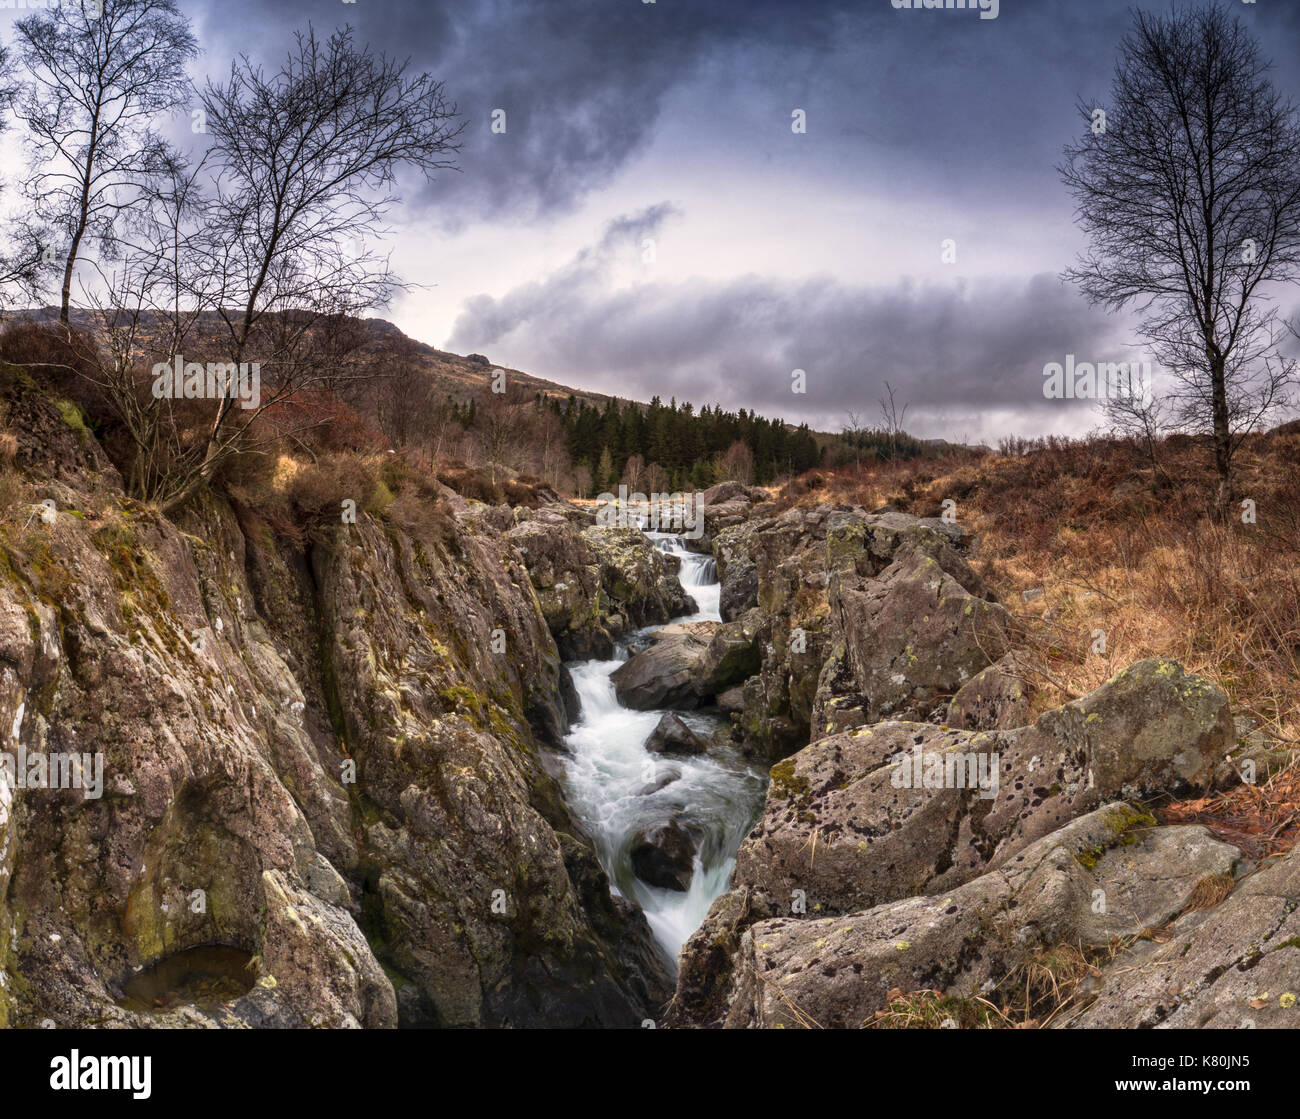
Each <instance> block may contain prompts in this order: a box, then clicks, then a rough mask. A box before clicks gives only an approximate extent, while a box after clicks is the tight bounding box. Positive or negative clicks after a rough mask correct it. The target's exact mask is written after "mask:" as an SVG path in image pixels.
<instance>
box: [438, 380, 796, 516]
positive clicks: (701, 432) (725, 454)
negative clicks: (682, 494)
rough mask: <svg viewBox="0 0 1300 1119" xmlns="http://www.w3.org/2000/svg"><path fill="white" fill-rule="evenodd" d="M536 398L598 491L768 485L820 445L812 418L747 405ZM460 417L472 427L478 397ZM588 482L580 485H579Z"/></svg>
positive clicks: (577, 467) (578, 467) (579, 471)
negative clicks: (792, 423) (785, 417)
mask: <svg viewBox="0 0 1300 1119" xmlns="http://www.w3.org/2000/svg"><path fill="white" fill-rule="evenodd" d="M534 406H535V407H536V408H538V409H539V410H549V411H550V412H551V413H552V414H553V415H554V416H555V417H556V418H557V419H558V420H559V422H560V425H561V426H562V429H563V433H564V440H565V446H566V449H567V450H568V453H569V456H570V459H571V461H572V462H573V464H574V468H575V474H576V475H577V476H578V477H579V478H580V479H581V480H582V481H585V480H586V472H590V486H591V491H592V492H593V493H599V492H601V491H604V490H610V489H613V488H615V487H617V486H618V484H619V483H620V482H624V483H626V484H628V485H629V486H633V487H635V488H642V489H643V490H644V491H645V492H649V491H650V490H651V489H657V490H660V491H664V490H668V491H680V490H689V489H704V488H706V487H708V486H711V485H713V484H715V483H716V482H720V481H727V480H735V481H741V482H746V483H753V484H757V485H765V484H767V483H769V482H771V481H773V480H774V479H776V478H778V477H781V476H785V475H793V474H799V473H801V472H803V471H805V470H809V469H811V468H812V467H814V466H817V465H818V464H819V463H820V461H821V448H820V447H819V445H818V443H817V440H816V439H815V438H814V436H813V433H812V431H811V430H810V429H809V427H808V425H807V424H801V425H800V426H799V427H797V428H791V427H789V426H788V425H787V424H785V423H784V422H783V421H782V420H780V419H769V418H767V417H765V416H760V415H758V414H757V413H756V412H753V411H746V410H745V409H744V408H742V409H740V410H739V411H736V412H727V411H724V410H723V408H722V407H721V406H720V405H714V406H713V407H710V406H708V405H707V404H706V405H705V406H704V407H702V408H700V410H699V411H698V412H697V411H696V410H695V406H694V405H693V404H690V403H682V404H678V403H677V400H676V398H673V399H672V400H670V401H669V402H668V403H667V404H664V403H663V401H662V400H661V399H660V398H659V397H658V396H656V397H654V398H653V399H652V400H651V401H650V404H649V406H648V407H641V406H638V405H636V404H632V403H628V402H620V401H618V400H615V399H611V400H608V401H606V402H605V403H604V405H603V406H597V405H592V404H588V403H587V402H586V401H584V400H580V399H578V398H577V397H576V396H573V395H570V396H569V398H568V399H567V400H563V399H560V398H558V397H550V398H544V397H541V396H540V395H539V397H538V398H537V399H536V400H535V402H534ZM463 407H464V409H465V411H466V414H465V415H463V416H460V417H458V419H459V420H460V421H461V422H462V423H463V424H464V425H465V426H466V427H472V426H473V423H474V416H473V413H472V409H473V407H474V405H473V403H470V404H468V405H465V406H463ZM580 488H583V487H580Z"/></svg>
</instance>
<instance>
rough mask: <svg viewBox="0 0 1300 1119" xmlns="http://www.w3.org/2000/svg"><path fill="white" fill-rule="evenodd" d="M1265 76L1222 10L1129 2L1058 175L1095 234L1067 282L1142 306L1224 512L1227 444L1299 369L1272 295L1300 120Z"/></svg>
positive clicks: (1284, 243)
mask: <svg viewBox="0 0 1300 1119" xmlns="http://www.w3.org/2000/svg"><path fill="white" fill-rule="evenodd" d="M1268 70H1269V63H1267V62H1266V61H1264V60H1263V59H1261V57H1260V54H1259V48H1258V44H1257V43H1256V42H1255V40H1254V39H1253V38H1252V36H1251V35H1250V33H1249V32H1248V31H1247V30H1246V29H1245V28H1244V27H1243V26H1242V24H1241V23H1240V22H1239V21H1238V20H1237V19H1236V18H1234V17H1232V16H1230V15H1229V14H1228V13H1227V12H1226V11H1225V10H1224V9H1223V8H1221V7H1218V6H1210V7H1205V8H1201V9H1196V10H1190V11H1189V10H1183V11H1178V12H1175V13H1173V14H1171V15H1168V16H1156V15H1150V14H1147V13H1144V12H1138V13H1136V15H1135V17H1134V26H1133V28H1132V30H1131V31H1130V33H1129V34H1128V35H1127V36H1126V37H1125V38H1124V40H1123V42H1122V43H1121V44H1120V59H1119V63H1118V65H1117V67H1116V73H1115V78H1114V81H1113V84H1112V89H1111V98H1110V104H1109V105H1107V106H1105V107H1104V108H1103V107H1102V106H1094V105H1090V104H1081V105H1080V111H1081V113H1082V114H1083V116H1084V117H1085V119H1086V120H1087V121H1088V123H1089V128H1088V130H1087V131H1086V132H1085V134H1084V139H1083V140H1082V142H1080V143H1078V144H1076V145H1072V146H1069V147H1067V148H1066V151H1065V161H1064V164H1063V166H1062V167H1061V169H1060V173H1061V176H1062V179H1063V180H1064V182H1065V183H1066V185H1067V186H1068V187H1069V188H1070V190H1071V192H1072V193H1073V194H1074V197H1075V198H1076V200H1077V201H1078V205H1079V209H1078V217H1079V221H1080V224H1081V225H1082V227H1083V229H1084V230H1085V232H1087V234H1088V235H1089V237H1090V238H1091V242H1092V243H1091V248H1090V251H1089V253H1088V254H1087V255H1086V256H1084V257H1083V258H1081V260H1080V262H1079V265H1078V267H1076V268H1073V269H1070V270H1069V271H1067V272H1066V276H1067V278H1069V279H1070V280H1072V281H1073V282H1075V283H1076V284H1078V285H1079V287H1080V289H1081V290H1082V291H1083V293H1084V294H1085V295H1086V296H1087V297H1088V299H1089V300H1090V301H1091V302H1093V303H1095V304H1099V305H1103V306H1106V307H1108V308H1111V309H1115V310H1117V309H1120V308H1123V307H1125V306H1128V305H1130V304H1132V305H1133V306H1135V307H1137V308H1138V309H1139V310H1140V311H1141V312H1142V313H1143V315H1144V318H1143V321H1142V324H1141V330H1142V333H1143V334H1144V335H1145V336H1146V337H1147V338H1148V339H1150V340H1151V342H1152V343H1153V346H1154V348H1155V354H1156V357H1157V358H1158V360H1159V361H1160V363H1161V364H1162V365H1163V366H1164V367H1165V368H1166V369H1168V370H1169V371H1170V372H1171V374H1172V382H1173V386H1174V387H1173V389H1172V390H1171V393H1170V397H1169V400H1170V405H1171V408H1172V412H1173V418H1174V420H1175V421H1176V422H1178V423H1180V424H1182V425H1183V426H1186V427H1189V428H1192V429H1194V430H1201V431H1208V432H1209V433H1210V435H1211V436H1212V440H1213V447H1214V464H1215V469H1216V472H1217V474H1218V478H1219V493H1218V503H1219V507H1220V509H1221V510H1224V509H1226V508H1227V506H1228V504H1229V503H1230V502H1231V500H1232V496H1233V494H1232V458H1233V454H1234V452H1235V450H1236V449H1237V447H1238V446H1239V445H1240V442H1241V440H1242V439H1243V438H1244V437H1245V436H1246V435H1247V434H1248V433H1249V432H1250V431H1251V430H1252V429H1254V428H1255V427H1256V426H1257V425H1258V424H1259V423H1260V422H1261V421H1262V420H1263V418H1264V417H1265V416H1267V415H1268V414H1269V413H1271V412H1272V411H1274V410H1275V409H1276V408H1277V407H1278V406H1280V405H1281V404H1282V403H1283V402H1284V401H1285V400H1286V397H1287V394H1288V391H1289V389H1290V387H1291V385H1292V383H1293V379H1294V373H1295V369H1294V363H1293V362H1292V361H1289V360H1287V359H1285V358H1284V357H1283V356H1282V355H1281V354H1279V352H1278V348H1277V346H1278V340H1279V334H1280V331H1279V330H1278V328H1277V322H1276V317H1275V315H1276V312H1275V311H1274V309H1272V308H1271V307H1270V306H1269V302H1270V300H1269V293H1270V288H1271V287H1273V286H1275V285H1278V284H1281V283H1284V282H1287V281H1291V280H1294V279H1295V278H1296V277H1297V275H1298V274H1300V163H1298V162H1297V159H1296V152H1297V150H1300V125H1298V124H1297V117H1296V112H1295V108H1294V106H1293V105H1292V104H1291V102H1289V101H1285V100H1283V99H1282V98H1281V97H1280V95H1279V94H1278V93H1277V91H1276V90H1275V89H1274V88H1273V86H1272V84H1271V83H1270V81H1269V79H1268ZM1099 113H1104V117H1103V116H1100V115H1097V114H1099Z"/></svg>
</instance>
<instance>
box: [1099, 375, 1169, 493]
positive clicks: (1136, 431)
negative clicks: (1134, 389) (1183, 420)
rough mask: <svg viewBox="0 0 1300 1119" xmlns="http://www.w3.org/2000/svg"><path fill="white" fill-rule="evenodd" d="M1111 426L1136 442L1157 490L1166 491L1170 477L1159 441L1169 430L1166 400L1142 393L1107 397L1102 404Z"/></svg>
mask: <svg viewBox="0 0 1300 1119" xmlns="http://www.w3.org/2000/svg"><path fill="white" fill-rule="evenodd" d="M1103 410H1104V412H1105V414H1106V418H1107V419H1108V420H1109V421H1110V423H1111V427H1112V428H1114V430H1115V431H1117V432H1119V433H1120V434H1122V435H1127V436H1128V437H1130V438H1131V439H1135V440H1137V442H1138V444H1139V446H1141V448H1142V451H1143V453H1144V454H1145V455H1146V457H1147V462H1149V463H1150V464H1151V473H1152V476H1153V478H1154V479H1155V483H1156V486H1157V487H1158V488H1164V487H1165V486H1166V485H1168V483H1169V478H1168V476H1167V475H1166V473H1165V470H1164V467H1163V466H1162V465H1161V463H1160V453H1159V449H1160V439H1161V436H1163V435H1164V434H1165V432H1166V431H1167V430H1168V428H1169V421H1168V418H1167V416H1166V411H1167V409H1166V407H1165V403H1164V401H1161V400H1157V399H1156V398H1155V397H1154V396H1152V395H1150V394H1149V393H1148V394H1140V393H1121V394H1119V395H1118V396H1113V397H1108V398H1107V399H1106V401H1105V403H1104V405H1103Z"/></svg>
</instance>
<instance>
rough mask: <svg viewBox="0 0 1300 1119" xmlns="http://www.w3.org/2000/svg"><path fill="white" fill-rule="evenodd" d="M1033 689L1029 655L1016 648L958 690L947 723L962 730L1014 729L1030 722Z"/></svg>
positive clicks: (950, 705) (952, 701) (949, 710)
mask: <svg viewBox="0 0 1300 1119" xmlns="http://www.w3.org/2000/svg"><path fill="white" fill-rule="evenodd" d="M1032 697H1033V689H1032V686H1031V684H1030V665H1029V659H1028V657H1027V655H1026V654H1025V653H1024V652H1023V651H1021V650H1018V649H1013V650H1012V651H1011V652H1009V653H1008V654H1007V655H1006V656H1004V657H1003V658H1002V659H1001V660H999V661H998V662H997V663H996V664H991V665H989V666H988V668H986V669H983V670H982V671H980V672H977V673H976V674H975V675H974V676H972V677H971V678H970V679H969V680H968V681H967V682H966V683H965V684H963V685H962V686H961V687H960V688H958V689H957V694H956V695H954V696H953V697H952V700H951V702H949V704H948V709H947V712H946V713H945V718H944V722H945V723H946V724H947V725H948V726H950V727H955V728H956V729H958V730H1010V729H1011V728H1012V727H1022V726H1024V725H1025V724H1026V723H1028V722H1029V713H1030V710H1031V708H1032Z"/></svg>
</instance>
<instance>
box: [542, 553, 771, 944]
mask: <svg viewBox="0 0 1300 1119" xmlns="http://www.w3.org/2000/svg"><path fill="white" fill-rule="evenodd" d="M646 535H647V536H648V537H649V538H650V539H651V540H652V541H654V544H655V546H656V547H657V548H659V549H661V550H662V551H664V552H667V553H669V554H671V555H674V556H677V557H678V558H679V559H680V561H681V571H680V579H681V583H682V586H683V587H684V588H685V590H686V592H687V593H688V594H689V595H690V596H691V597H692V598H693V599H694V600H695V603H696V605H697V606H698V607H699V612H698V613H695V614H690V615H687V616H685V617H682V618H674V619H673V621H675V622H677V621H697V622H698V621H721V620H722V618H721V615H720V614H719V613H718V597H719V594H720V591H721V587H720V586H719V584H718V581H717V573H716V569H715V567H714V561H713V557H712V556H702V555H697V554H695V553H693V552H688V551H687V550H686V549H685V548H684V547H683V545H682V540H681V538H680V537H675V536H669V535H664V534H661V533H647V534H646ZM668 624H671V623H668ZM659 628H661V627H659V626H648V627H646V628H645V629H643V630H639V631H637V632H636V633H634V634H631V635H629V637H628V639H627V641H626V643H625V644H623V645H621V646H620V647H619V649H618V650H617V653H616V656H615V658H614V659H613V660H603V661H597V660H591V661H572V662H570V663H569V671H570V673H571V674H572V676H573V683H574V686H575V687H576V688H577V691H578V695H579V698H580V699H581V701H582V711H581V714H580V716H579V719H578V721H577V722H576V723H575V724H574V726H573V729H572V730H571V731H570V733H569V734H568V736H567V738H566V739H565V741H566V743H567V745H568V748H569V753H568V755H567V756H565V757H563V759H562V766H563V772H562V782H563V785H564V791H565V794H566V800H567V801H568V803H569V806H570V808H572V810H573V812H574V814H575V815H576V816H577V817H578V819H579V820H580V821H581V823H582V825H583V826H584V828H585V829H586V830H587V833H588V834H589V835H590V836H591V838H592V840H593V841H594V843H595V845H596V854H597V856H598V858H599V859H600V862H601V865H602V866H603V867H604V868H605V873H606V874H608V875H609V879H610V882H611V884H612V886H613V889H614V890H615V891H616V892H617V893H619V894H621V895H623V896H624V897H626V898H629V899H631V900H632V901H634V902H636V903H637V904H638V905H639V906H640V907H641V909H642V910H643V911H644V913H645V915H646V919H647V921H649V923H650V928H651V931H652V932H653V933H654V936H655V940H656V941H657V942H658V944H659V946H660V948H662V949H663V952H664V955H665V956H666V957H667V959H668V961H669V963H670V964H671V965H672V966H673V968H674V969H676V966H677V954H678V952H679V951H680V950H681V947H682V945H683V944H684V943H685V942H686V939H687V937H689V936H690V935H691V933H693V932H694V931H695V930H696V929H697V928H699V926H700V924H701V923H702V922H703V921H704V917H705V915H706V914H707V913H708V911H709V906H710V905H711V904H712V903H713V900H714V899H715V898H716V897H717V896H718V895H719V894H721V893H722V892H723V891H724V890H726V888H727V884H728V881H729V879H730V877H731V871H732V868H733V867H734V866H735V862H736V850H737V849H738V848H739V846H740V842H741V840H742V839H744V838H745V836H746V834H747V833H748V832H749V829H750V828H751V827H752V826H753V824H754V821H755V820H756V819H757V818H758V814H759V812H760V810H761V809H762V805H763V796H764V793H765V791H766V787H767V774H766V773H765V772H764V771H763V770H761V769H759V768H757V767H755V766H754V765H752V764H751V763H750V762H749V761H748V760H747V759H746V758H744V757H743V756H742V755H741V753H740V752H739V751H738V750H735V749H733V748H731V747H729V746H721V747H720V746H717V745H711V746H710V748H709V752H708V753H707V754H700V755H697V756H694V757H681V756H676V755H670V754H655V753H651V752H650V751H649V750H647V749H646V747H645V742H646V739H647V738H649V737H650V732H651V731H653V730H654V728H655V724H656V723H658V722H659V718H660V716H661V715H662V714H663V711H662V710H660V711H633V710H631V709H630V708H627V707H623V706H622V705H621V704H620V703H619V702H618V699H617V698H616V697H615V695H614V685H613V684H612V683H610V679H609V677H610V674H611V673H612V672H613V671H614V670H615V669H616V668H618V666H619V665H620V664H622V663H623V661H625V660H626V659H627V657H628V656H629V655H630V654H629V649H631V650H633V651H634V650H635V649H637V648H639V647H641V646H643V645H644V638H645V636H646V635H647V634H649V633H653V632H654V631H655V630H656V629H659ZM678 714H679V715H680V716H681V718H682V719H683V721H684V722H685V723H686V724H687V725H688V726H689V727H690V728H691V729H692V730H694V731H696V733H698V734H700V735H701V736H702V737H704V738H708V737H709V736H710V735H711V734H712V733H713V732H714V731H715V730H716V729H718V728H719V727H721V726H724V725H726V724H725V720H724V718H723V717H722V716H720V715H719V714H718V713H716V712H713V713H709V712H707V711H678ZM671 820H676V821H678V823H679V824H680V825H681V826H682V827H684V828H686V829H687V830H688V831H689V832H690V833H691V834H692V835H694V836H696V837H697V841H698V850H697V852H696V855H695V861H694V870H693V873H692V875H691V880H690V886H689V888H688V889H687V890H686V891H685V892H682V891H679V890H668V889H661V888H659V887H656V886H651V885H648V884H647V883H645V882H643V881H642V880H641V879H639V878H638V877H637V876H636V875H635V874H634V873H633V870H632V861H631V855H630V852H631V849H632V846H633V844H634V843H635V841H636V839H637V836H638V834H639V833H640V832H641V831H642V830H643V829H645V828H649V827H653V826H655V825H661V824H664V823H667V822H668V821H671Z"/></svg>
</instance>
